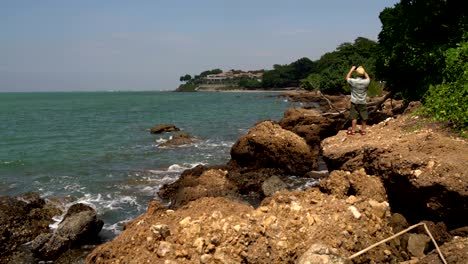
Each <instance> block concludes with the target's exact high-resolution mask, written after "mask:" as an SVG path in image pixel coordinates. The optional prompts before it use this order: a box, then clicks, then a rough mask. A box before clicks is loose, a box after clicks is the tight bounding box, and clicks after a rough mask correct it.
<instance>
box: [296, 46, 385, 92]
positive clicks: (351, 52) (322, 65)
mask: <svg viewBox="0 0 468 264" xmlns="http://www.w3.org/2000/svg"><path fill="white" fill-rule="evenodd" d="M377 51H378V49H377V43H376V42H375V41H372V40H369V39H366V38H362V37H359V38H357V39H356V40H355V41H354V43H343V44H341V45H339V46H338V47H337V49H336V50H335V51H333V52H329V53H326V54H324V55H323V56H322V57H321V58H320V59H319V60H318V61H316V62H315V65H314V68H313V70H312V72H310V74H309V75H308V76H307V77H306V78H305V79H303V80H301V87H303V88H304V89H308V90H321V91H325V92H327V93H343V92H345V93H348V92H349V87H348V85H347V84H346V81H345V77H346V74H347V73H348V71H349V69H350V68H351V66H353V65H355V66H359V65H362V66H363V67H364V68H365V69H366V71H367V72H368V73H369V75H371V76H373V73H374V71H375V66H374V65H375V61H376V58H377ZM371 78H372V77H371Z"/></svg>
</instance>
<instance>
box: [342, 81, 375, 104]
mask: <svg viewBox="0 0 468 264" xmlns="http://www.w3.org/2000/svg"><path fill="white" fill-rule="evenodd" d="M347 81H348V83H349V84H350V85H351V102H352V103H355V104H366V103H367V101H366V97H367V87H369V83H370V79H364V78H348V80H347Z"/></svg>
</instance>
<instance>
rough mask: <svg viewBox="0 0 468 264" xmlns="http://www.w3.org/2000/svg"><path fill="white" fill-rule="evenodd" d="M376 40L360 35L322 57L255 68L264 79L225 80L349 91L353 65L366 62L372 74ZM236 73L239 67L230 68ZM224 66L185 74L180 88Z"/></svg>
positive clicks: (258, 86)
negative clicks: (350, 72) (346, 80)
mask: <svg viewBox="0 0 468 264" xmlns="http://www.w3.org/2000/svg"><path fill="white" fill-rule="evenodd" d="M377 47H378V45H377V42H375V41H372V40H369V39H366V38H362V37H359V38H357V39H356V40H355V41H354V43H343V44H341V45H340V46H339V47H338V48H337V49H336V50H335V51H333V52H330V53H326V54H325V55H323V56H322V57H321V58H320V59H319V60H317V61H312V60H310V59H309V58H306V57H304V58H301V59H299V60H297V61H295V62H293V63H291V64H286V65H279V64H275V65H273V69H272V70H263V69H262V70H255V71H249V72H252V73H256V72H263V77H262V78H261V80H258V79H249V78H239V79H230V80H226V81H225V82H226V84H232V83H233V82H234V83H235V84H236V85H238V86H239V87H241V88H246V89H277V88H286V87H301V88H304V89H308V90H322V91H326V92H328V93H337V92H347V86H346V82H345V81H344V75H346V73H347V71H348V70H349V68H350V67H351V66H352V65H363V66H364V67H365V68H366V70H367V71H368V72H369V73H370V74H371V75H373V73H374V72H375V61H376V59H377ZM231 71H233V72H234V73H239V72H242V71H240V70H231ZM222 72H223V71H222V70H221V69H213V70H207V71H204V72H202V73H200V74H199V75H195V76H193V77H192V76H190V75H189V74H186V75H184V76H181V77H180V81H182V82H186V83H185V84H183V85H181V88H186V89H194V88H195V87H197V86H198V85H200V84H203V83H206V78H207V76H208V75H212V74H219V73H222Z"/></svg>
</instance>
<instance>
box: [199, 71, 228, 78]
mask: <svg viewBox="0 0 468 264" xmlns="http://www.w3.org/2000/svg"><path fill="white" fill-rule="evenodd" d="M222 72H223V71H222V70H221V69H213V70H211V71H204V72H202V73H200V76H199V77H200V78H203V77H206V76H208V75H210V74H218V73H222Z"/></svg>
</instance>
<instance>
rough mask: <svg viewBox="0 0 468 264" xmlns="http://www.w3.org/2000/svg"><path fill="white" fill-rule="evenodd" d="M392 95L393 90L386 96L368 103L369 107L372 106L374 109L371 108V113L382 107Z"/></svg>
mask: <svg viewBox="0 0 468 264" xmlns="http://www.w3.org/2000/svg"><path fill="white" fill-rule="evenodd" d="M391 96H392V92H389V93H387V94H386V95H385V96H384V97H382V98H381V99H380V100H378V101H375V102H372V103H368V104H367V107H369V106H370V107H371V108H372V109H371V110H369V114H371V113H374V112H376V111H377V110H378V109H380V108H381V107H382V104H383V103H384V102H385V101H386V100H387V99H388V98H390V97H391Z"/></svg>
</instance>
